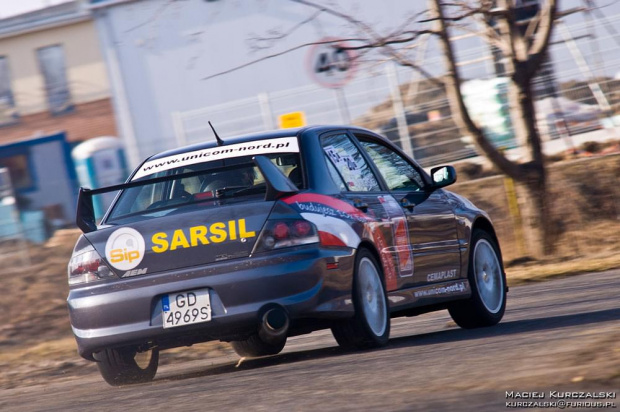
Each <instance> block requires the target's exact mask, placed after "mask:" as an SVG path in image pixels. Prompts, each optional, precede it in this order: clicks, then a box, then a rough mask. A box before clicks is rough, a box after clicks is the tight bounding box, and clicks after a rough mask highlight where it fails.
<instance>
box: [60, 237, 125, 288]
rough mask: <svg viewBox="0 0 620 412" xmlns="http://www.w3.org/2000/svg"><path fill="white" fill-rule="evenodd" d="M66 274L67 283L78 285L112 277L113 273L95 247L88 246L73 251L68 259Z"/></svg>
mask: <svg viewBox="0 0 620 412" xmlns="http://www.w3.org/2000/svg"><path fill="white" fill-rule="evenodd" d="M68 275H69V285H79V284H81V283H90V282H96V281H98V280H101V279H105V278H109V277H113V276H114V273H113V272H112V271H111V270H110V268H109V267H108V266H107V265H106V264H105V262H104V261H103V259H102V258H101V256H99V253H97V251H96V250H95V248H93V247H92V246H88V247H86V248H84V249H81V250H79V251H77V252H74V253H73V256H71V260H70V261H69V267H68Z"/></svg>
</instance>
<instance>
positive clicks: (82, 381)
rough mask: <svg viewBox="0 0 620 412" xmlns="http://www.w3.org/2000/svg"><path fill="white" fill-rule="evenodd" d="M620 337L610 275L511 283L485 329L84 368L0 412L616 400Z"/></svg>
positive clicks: (404, 332)
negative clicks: (135, 377)
mask: <svg viewBox="0 0 620 412" xmlns="http://www.w3.org/2000/svg"><path fill="white" fill-rule="evenodd" d="M619 342H620V270H615V271H609V272H605V273H598V274H586V275H581V276H576V277H572V278H567V279H559V280H554V281H549V282H544V283H533V284H529V285H525V286H519V287H513V288H511V290H510V292H509V294H508V306H507V311H506V316H505V317H504V320H503V321H502V322H501V323H500V324H499V325H497V326H495V327H492V328H486V329H479V330H462V329H459V328H458V327H456V326H455V325H454V324H453V323H452V322H451V321H450V318H449V315H448V313H447V312H446V311H441V312H436V313H431V314H427V315H423V316H419V317H414V318H401V319H395V320H393V322H392V339H391V340H390V343H389V345H388V346H387V347H385V348H382V349H379V350H373V351H364V352H345V351H342V350H340V349H339V348H337V346H336V343H335V341H334V340H333V338H332V337H331V334H330V333H329V332H327V331H322V332H317V333H313V334H310V335H305V336H300V337H296V338H292V339H290V340H289V343H288V344H287V346H286V348H285V350H284V352H283V353H282V354H280V355H278V356H274V357H269V358H262V359H249V360H245V361H243V362H241V364H240V365H238V359H237V358H235V357H233V356H221V357H217V358H212V359H204V360H200V361H193V362H185V363H181V364H175V365H164V366H162V367H160V370H159V372H158V375H157V376H156V378H155V380H154V381H153V382H152V383H149V384H142V385H135V386H129V387H122V388H113V387H110V386H108V385H107V384H105V383H104V382H103V381H102V380H101V378H100V377H99V376H98V374H90V375H87V376H86V377H81V378H79V379H77V378H75V379H67V378H63V379H62V380H57V381H54V380H50V382H49V383H48V384H45V385H39V386H32V387H26V388H14V389H7V390H2V391H0V410H2V411H39V410H40V411H67V410H79V411H109V410H132V411H142V410H145V411H146V410H149V411H159V410H162V411H163V410H165V411H175V412H176V411H179V412H180V411H183V412H185V411H210V410H213V411H228V410H239V411H290V410H300V411H323V410H335V411H340V410H355V411H367V410H381V411H383V410H402V411H409V410H417V409H424V410H429V411H432V410H483V411H487V410H488V411H497V410H508V408H507V407H506V402H508V401H515V399H507V397H506V391H514V392H517V391H518V392H524V391H537V392H539V393H541V392H542V393H543V394H544V395H545V397H546V399H545V400H546V401H550V400H552V399H549V397H550V392H549V391H558V392H563V391H595V392H600V391H611V392H615V394H616V396H620V391H619V388H618V387H619V386H620V343H619ZM187 350H188V351H191V350H192V349H191V348H187ZM162 357H165V352H163V353H162ZM517 400H519V399H517ZM604 401H606V402H607V401H610V402H613V403H615V406H616V408H620V400H619V399H605V400H604ZM609 410H612V409H609Z"/></svg>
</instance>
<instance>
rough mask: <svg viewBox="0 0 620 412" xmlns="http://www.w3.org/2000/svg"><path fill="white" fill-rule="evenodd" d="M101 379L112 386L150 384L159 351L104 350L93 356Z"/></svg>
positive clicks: (154, 349)
mask: <svg viewBox="0 0 620 412" xmlns="http://www.w3.org/2000/svg"><path fill="white" fill-rule="evenodd" d="M94 357H95V360H97V366H98V367H99V372H100V373H101V376H102V377H103V379H104V380H105V381H106V382H107V383H109V384H110V385H112V386H120V385H129V384H132V383H144V382H150V381H152V380H153V378H154V377H155V373H156V372H157V366H158V364H159V350H158V349H157V348H153V349H150V350H148V351H145V352H138V351H137V350H136V349H135V348H131V347H128V348H114V349H104V350H103V351H101V352H97V353H95V354H94Z"/></svg>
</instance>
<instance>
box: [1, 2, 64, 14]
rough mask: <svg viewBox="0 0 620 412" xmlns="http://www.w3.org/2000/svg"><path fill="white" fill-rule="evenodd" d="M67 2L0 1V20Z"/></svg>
mask: <svg viewBox="0 0 620 412" xmlns="http://www.w3.org/2000/svg"><path fill="white" fill-rule="evenodd" d="M67 1H69V0H0V18H6V17H10V16H14V15H16V14H21V13H26V12H29V11H32V10H36V9H40V8H43V7H47V6H54V5H56V4H60V3H65V2H67Z"/></svg>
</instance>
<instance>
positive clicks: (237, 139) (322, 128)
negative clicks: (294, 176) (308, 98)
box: [147, 125, 374, 160]
mask: <svg viewBox="0 0 620 412" xmlns="http://www.w3.org/2000/svg"><path fill="white" fill-rule="evenodd" d="M343 129H352V130H357V131H363V132H370V133H372V132H371V131H370V130H367V129H363V128H360V127H355V126H345V125H317V126H305V127H300V128H294V129H279V130H270V131H266V132H260V133H251V134H246V135H241V136H234V137H227V138H225V139H222V140H223V141H224V146H226V145H229V144H235V143H244V142H251V141H255V140H265V139H277V138H281V137H293V136H300V135H301V134H303V133H306V132H314V133H317V134H319V133H322V132H326V131H330V130H343ZM373 134H374V133H373ZM212 147H217V142H216V141H215V138H213V140H208V141H205V142H201V143H196V144H193V145H189V146H183V147H179V148H176V149H171V150H166V151H164V152H161V153H157V154H155V155H153V156H151V157H149V158H148V159H147V160H156V159H161V158H164V157H168V156H174V155H178V154H182V153H187V152H192V151H195V150H203V149H209V148H212Z"/></svg>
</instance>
